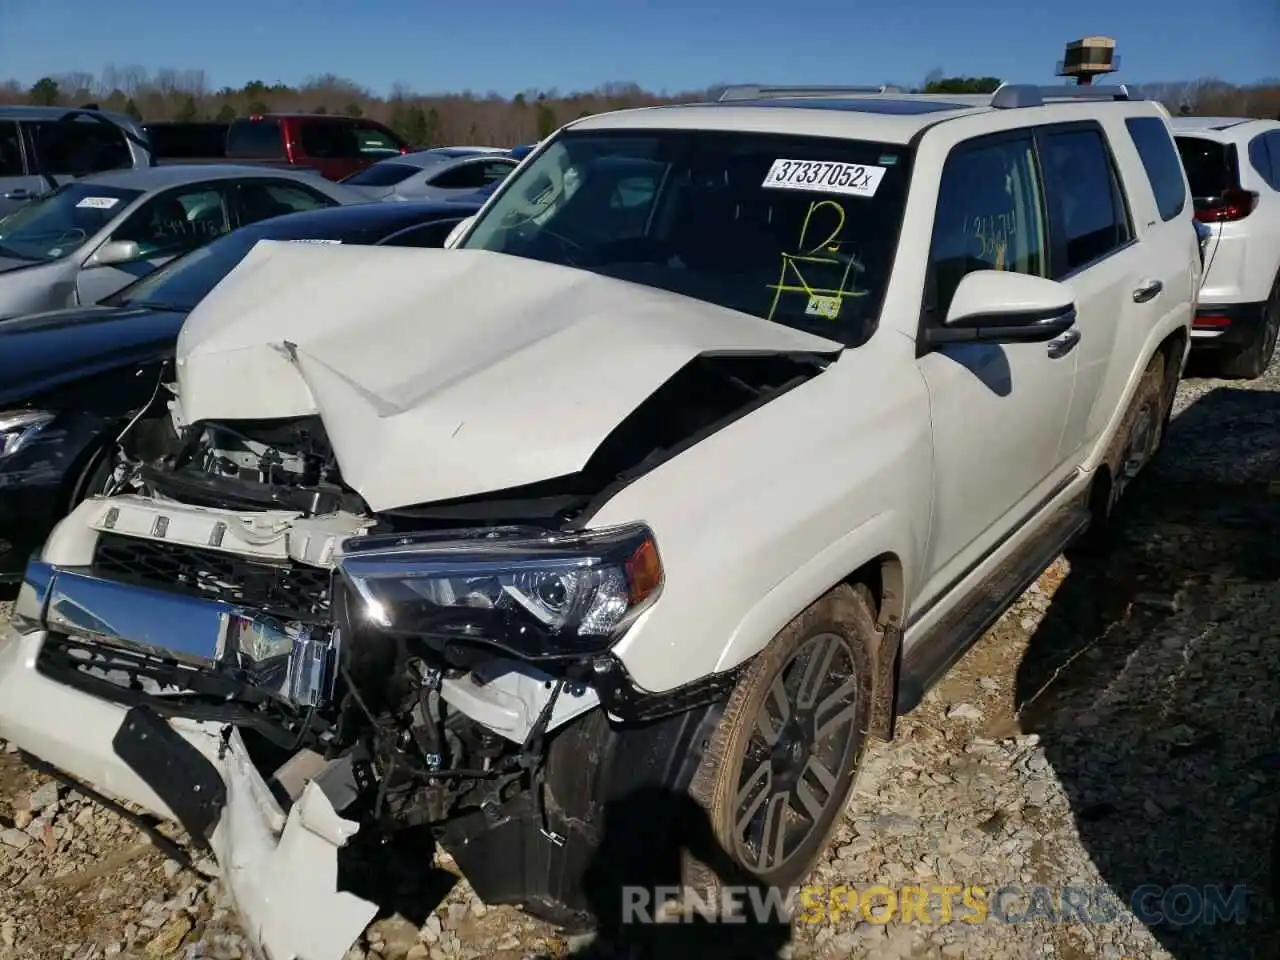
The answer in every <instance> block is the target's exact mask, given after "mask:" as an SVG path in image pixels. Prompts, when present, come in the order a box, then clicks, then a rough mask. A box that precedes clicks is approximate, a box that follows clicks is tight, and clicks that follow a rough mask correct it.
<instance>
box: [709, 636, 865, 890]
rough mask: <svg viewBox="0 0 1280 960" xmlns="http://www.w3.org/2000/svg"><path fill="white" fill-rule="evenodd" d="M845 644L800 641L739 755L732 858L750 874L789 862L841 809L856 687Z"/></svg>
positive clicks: (854, 741)
mask: <svg viewBox="0 0 1280 960" xmlns="http://www.w3.org/2000/svg"><path fill="white" fill-rule="evenodd" d="M855 664H856V661H855V659H854V654H853V650H852V648H851V647H850V644H849V641H848V640H847V639H846V638H845V637H843V636H841V635H839V634H836V633H823V634H819V635H817V636H814V637H812V638H810V639H808V640H807V641H805V642H804V643H803V644H802V645H801V646H800V647H799V648H798V649H797V650H796V651H795V653H794V654H792V656H791V657H790V658H789V659H788V660H787V661H786V663H784V664H783V666H782V667H781V669H779V670H778V671H777V672H776V673H775V674H774V677H773V680H772V682H771V683H770V686H769V689H768V692H767V694H766V695H765V697H764V700H763V702H762V703H761V705H760V708H759V710H758V711H757V713H756V717H755V720H754V727H753V729H752V733H751V737H750V739H749V740H748V742H747V745H746V748H745V750H744V752H743V758H742V767H741V773H740V775H739V779H738V785H737V794H736V796H735V799H734V805H733V809H734V821H733V823H734V826H733V840H734V845H735V848H736V849H735V854H736V856H737V858H738V860H739V861H740V862H741V863H742V864H743V865H744V866H746V867H748V868H749V869H751V870H753V871H755V872H756V873H757V874H764V873H771V872H773V871H776V870H778V869H779V868H780V867H782V866H783V865H785V864H787V863H788V862H790V860H791V859H792V858H793V857H794V856H795V854H796V852H797V851H798V850H800V849H801V848H802V847H803V846H804V844H805V841H806V840H808V839H809V838H810V837H811V836H812V835H813V833H814V832H815V831H820V832H822V831H825V830H826V828H827V826H828V825H829V824H830V822H831V818H832V816H834V812H833V807H834V808H838V807H839V806H841V805H842V804H843V803H844V800H845V797H844V793H845V791H844V790H841V789H840V783H841V779H842V778H841V773H842V772H845V771H848V770H849V769H851V767H852V765H853V763H854V759H855V754H856V751H857V746H858V742H859V736H858V730H857V723H858V711H859V706H860V704H859V703H858V695H859V693H858V690H859V683H858V677H857V674H856V668H855Z"/></svg>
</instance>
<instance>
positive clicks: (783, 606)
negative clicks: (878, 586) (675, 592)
mask: <svg viewBox="0 0 1280 960" xmlns="http://www.w3.org/2000/svg"><path fill="white" fill-rule="evenodd" d="M912 543H913V538H912V534H911V524H910V523H909V522H908V521H907V519H906V518H905V517H903V516H902V515H901V514H897V513H881V514H877V515H876V516H874V517H871V518H869V519H868V520H867V521H866V522H865V523H863V524H861V525H859V526H858V527H856V528H855V529H853V530H850V531H849V532H848V533H846V534H845V535H844V536H842V537H840V538H838V539H837V540H835V541H834V542H833V543H831V544H830V545H829V546H828V547H826V549H824V550H822V551H820V552H818V553H817V554H815V555H814V556H813V558H812V559H811V560H809V561H808V562H807V563H805V564H804V565H803V566H801V567H799V568H797V569H796V570H795V571H794V572H793V573H792V574H791V575H790V576H788V577H786V578H785V579H784V580H782V581H781V582H780V583H779V584H778V585H777V586H775V587H774V588H773V589H772V590H770V591H769V592H768V593H766V594H765V595H764V596H762V597H761V598H760V600H759V602H758V603H756V604H755V605H754V606H752V607H751V608H750V609H749V610H747V611H746V613H745V614H744V615H743V617H742V620H741V621H740V622H739V623H738V626H737V628H736V629H735V630H734V631H733V633H732V634H731V635H730V636H729V638H728V640H727V641H726V643H725V644H724V648H723V649H722V650H721V652H720V659H719V660H718V661H717V662H716V672H717V673H720V672H722V671H725V670H731V669H733V668H734V667H736V666H738V665H739V664H741V663H744V662H745V661H747V660H749V659H750V658H751V657H754V656H755V655H756V654H757V653H759V652H760V651H761V650H763V649H764V648H765V646H767V645H768V643H769V641H771V640H772V639H773V638H774V637H775V636H777V635H778V633H780V632H781V631H782V629H783V628H784V627H785V626H786V625H787V624H788V623H790V622H791V620H792V619H794V618H795V616H796V614H797V613H798V612H799V611H801V610H804V609H806V608H807V607H808V606H810V605H811V604H812V603H813V602H814V601H816V600H817V599H818V598H819V597H821V596H822V595H823V594H825V593H826V592H827V591H828V590H830V589H831V588H832V587H833V586H835V585H836V584H838V583H840V582H841V581H842V580H843V579H845V578H846V577H847V576H849V574H851V573H852V572H854V571H855V570H858V569H860V568H861V567H863V566H865V565H866V564H868V563H870V562H871V561H873V560H876V559H877V558H879V557H884V556H889V557H892V558H894V559H895V560H896V561H897V563H898V564H899V566H900V568H901V569H902V571H904V574H903V576H904V577H906V576H908V574H906V573H905V571H910V570H914V569H915V562H914V561H915V559H916V558H915V555H914V554H915V551H914V548H913V547H912ZM902 585H903V588H904V594H905V595H906V596H910V588H911V584H909V583H907V582H906V581H905V580H904V582H903V584H902Z"/></svg>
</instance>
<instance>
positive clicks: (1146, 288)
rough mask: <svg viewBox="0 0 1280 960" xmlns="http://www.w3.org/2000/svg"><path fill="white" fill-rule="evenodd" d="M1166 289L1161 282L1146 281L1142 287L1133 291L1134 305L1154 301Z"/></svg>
mask: <svg viewBox="0 0 1280 960" xmlns="http://www.w3.org/2000/svg"><path fill="white" fill-rule="evenodd" d="M1163 289H1164V284H1163V283H1161V282H1160V281H1159V280H1146V281H1144V282H1143V284H1142V286H1140V287H1138V289H1136V290H1134V291H1133V302H1134V303H1146V302H1147V301H1148V300H1154V299H1155V298H1156V297H1157V296H1158V295H1159V293H1160V291H1161V290H1163Z"/></svg>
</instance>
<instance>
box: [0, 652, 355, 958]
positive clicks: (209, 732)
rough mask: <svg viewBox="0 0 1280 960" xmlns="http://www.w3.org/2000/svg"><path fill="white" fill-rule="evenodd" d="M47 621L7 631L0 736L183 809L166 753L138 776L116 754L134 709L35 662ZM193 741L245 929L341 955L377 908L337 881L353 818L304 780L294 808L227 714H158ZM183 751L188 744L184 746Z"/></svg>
mask: <svg viewBox="0 0 1280 960" xmlns="http://www.w3.org/2000/svg"><path fill="white" fill-rule="evenodd" d="M47 636H48V635H47V633H45V632H44V631H34V632H29V633H19V632H18V631H17V630H15V629H12V628H6V630H5V632H4V633H3V634H0V737H3V738H4V739H6V740H8V741H10V742H11V743H13V744H14V745H16V746H17V747H18V748H19V749H21V750H24V751H26V752H28V753H31V754H33V755H35V756H37V757H39V758H40V759H42V760H44V761H45V762H47V763H49V764H52V765H53V766H55V767H57V768H59V769H61V770H63V771H64V772H66V773H67V774H69V775H71V776H74V777H76V778H78V779H81V780H85V781H87V782H89V783H90V784H92V785H93V786H94V787H95V788H97V789H99V790H101V791H102V792H103V793H105V794H108V795H110V796H112V797H114V798H116V799H120V800H126V801H131V802H133V803H135V804H137V805H138V806H140V807H143V808H144V809H146V810H148V811H149V812H151V813H153V814H155V815H156V816H159V817H163V818H166V819H170V820H179V819H182V818H180V817H179V816H178V814H177V813H176V812H175V810H174V809H173V807H174V806H176V804H173V803H167V802H166V801H165V800H164V799H162V797H161V794H162V793H169V791H170V789H171V787H172V784H166V783H165V781H164V770H165V767H164V765H163V763H159V762H157V764H156V765H155V767H154V768H153V769H154V770H155V772H154V773H150V772H149V773H148V775H146V776H143V775H140V774H139V773H138V772H136V771H135V769H134V767H133V766H131V765H130V764H129V763H126V762H125V760H124V759H123V758H122V757H121V755H120V751H119V747H118V746H117V743H118V742H119V739H118V736H117V735H118V732H119V731H120V730H121V727H122V726H123V725H124V724H125V722H126V718H127V716H128V713H129V711H127V710H126V708H125V707H123V706H119V705H117V704H114V703H110V702H107V701H105V700H101V699H99V698H97V697H94V696H91V695H89V694H87V693H83V692H81V691H79V690H75V689H73V688H71V687H68V686H66V685H64V684H61V683H58V682H56V681H54V680H51V679H49V678H47V677H45V676H44V675H43V674H41V673H40V672H39V671H38V670H37V669H36V663H37V659H38V656H39V653H40V650H41V647H42V646H43V644H44V643H45V641H46V639H47ZM161 722H162V723H167V724H168V726H169V727H170V728H171V729H172V730H173V731H175V732H176V733H177V734H178V736H179V737H180V738H181V742H182V743H183V744H185V745H186V746H187V747H190V749H191V751H192V752H193V753H191V754H190V755H189V756H187V757H186V758H185V762H190V761H191V760H193V759H194V760H195V761H196V762H199V761H200V760H201V759H202V760H203V761H204V762H205V763H207V764H209V765H211V766H212V767H213V769H214V770H216V772H217V776H218V777H219V778H220V779H221V781H222V784H223V786H224V789H225V796H224V797H223V798H222V799H221V802H220V804H219V806H220V808H221V810H220V814H219V815H218V816H217V817H216V819H215V821H214V826H213V829H212V832H211V834H210V835H209V839H208V842H209V846H210V847H211V848H212V851H213V854H214V856H215V857H216V858H217V860H218V863H219V865H220V867H221V869H222V883H223V886H224V888H225V889H226V890H227V891H228V893H229V894H230V896H231V898H232V900H233V901H234V903H235V905H236V907H237V909H238V910H239V912H240V915H241V918H242V920H243V923H244V927H245V931H246V933H247V935H248V936H249V938H250V940H251V941H252V942H253V943H254V944H255V946H256V947H257V948H258V949H259V950H260V951H261V952H262V953H263V954H264V955H265V957H266V958H267V960H341V957H342V956H343V955H344V954H345V953H346V952H347V950H348V948H349V947H350V946H351V944H352V943H354V942H355V940H356V939H357V938H358V937H359V936H360V934H361V933H362V932H363V930H364V929H365V927H366V926H367V925H368V924H369V922H370V921H372V919H373V917H374V915H375V914H376V912H377V907H376V905H375V904H373V903H370V902H369V901H366V900H362V899H360V898H359V897H356V896H354V895H352V894H350V893H346V892H339V891H338V889H337V875H338V850H339V848H341V847H343V846H345V845H346V843H347V842H348V840H349V839H350V838H351V837H352V836H353V835H354V834H355V833H356V831H357V830H358V827H357V825H356V824H355V823H353V822H351V821H349V820H344V819H342V818H341V817H339V816H338V815H337V813H335V812H334V809H333V806H332V805H331V804H330V803H329V801H328V799H327V798H326V797H325V795H324V793H323V792H322V791H321V789H320V788H319V786H317V785H316V784H315V783H308V784H307V786H306V788H305V789H304V791H303V793H302V795H301V797H300V798H299V800H298V801H297V802H296V803H294V804H293V806H292V807H291V808H290V810H289V811H288V813H287V814H286V813H285V812H284V810H282V809H281V807H280V805H279V804H278V803H277V802H276V800H275V798H274V796H273V795H272V792H271V789H270V788H269V787H268V786H267V783H266V781H265V780H264V779H263V777H262V775H261V774H260V773H259V772H258V770H257V768H256V767H255V766H254V765H253V762H252V760H251V759H250V757H249V755H248V752H247V751H246V749H245V746H244V743H243V741H242V740H241V738H240V735H239V733H238V732H232V734H231V736H230V738H229V740H227V741H225V748H224V747H223V744H224V740H223V738H222V736H221V730H220V725H218V724H212V723H201V722H196V721H191V720H184V719H175V720H171V721H161ZM178 752H179V753H180V752H181V751H178Z"/></svg>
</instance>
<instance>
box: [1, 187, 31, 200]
mask: <svg viewBox="0 0 1280 960" xmlns="http://www.w3.org/2000/svg"><path fill="white" fill-rule="evenodd" d="M4 198H5V199H6V200H30V199H31V191H30V190H27V189H24V188H23V187H19V188H18V189H17V190H10V191H9V192H8V193H6V194H5V195H4Z"/></svg>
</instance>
